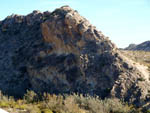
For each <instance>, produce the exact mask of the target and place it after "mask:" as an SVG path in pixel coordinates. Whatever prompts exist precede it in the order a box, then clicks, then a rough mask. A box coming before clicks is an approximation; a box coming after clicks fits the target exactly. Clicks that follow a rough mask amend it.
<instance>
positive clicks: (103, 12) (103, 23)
mask: <svg viewBox="0 0 150 113" xmlns="http://www.w3.org/2000/svg"><path fill="white" fill-rule="evenodd" d="M63 5H69V6H71V7H72V8H74V9H76V10H78V12H79V13H80V14H81V15H82V16H84V17H86V18H87V19H88V20H89V21H90V22H91V23H92V24H93V25H94V26H96V27H97V29H98V30H100V31H102V32H103V34H104V35H106V36H108V37H109V38H110V39H111V40H112V42H114V43H115V44H116V45H117V46H118V47H126V46H128V44H130V43H136V44H138V43H141V42H144V41H147V40H150V0H1V1H0V11H1V12H0V20H2V19H4V18H5V17H6V16H8V15H11V14H13V13H14V14H21V15H26V14H28V13H31V12H32V11H33V10H40V11H47V10H49V11H53V10H54V9H55V8H58V7H61V6H63Z"/></svg>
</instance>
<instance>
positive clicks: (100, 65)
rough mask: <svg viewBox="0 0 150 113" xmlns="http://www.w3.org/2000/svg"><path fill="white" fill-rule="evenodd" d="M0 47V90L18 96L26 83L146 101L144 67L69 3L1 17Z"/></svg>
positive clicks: (43, 89) (51, 90) (140, 102)
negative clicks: (125, 53)
mask: <svg viewBox="0 0 150 113" xmlns="http://www.w3.org/2000/svg"><path fill="white" fill-rule="evenodd" d="M0 50H1V55H0V73H1V74H0V90H2V91H3V92H4V93H6V94H9V95H13V96H16V97H18V96H22V95H23V94H24V93H25V92H26V90H27V89H29V90H34V91H36V92H49V93H56V94H58V93H71V92H78V93H84V94H90V95H99V96H100V97H101V98H105V97H117V98H120V99H124V100H125V101H128V102H131V103H134V104H136V105H143V104H145V103H146V102H147V101H148V98H149V96H148V95H149V94H148V93H149V89H150V81H149V77H148V76H147V73H146V70H145V71H144V72H143V71H140V70H139V69H138V68H136V66H134V63H133V62H132V61H130V60H128V59H127V58H126V57H124V56H122V55H121V54H120V52H119V51H118V49H117V48H116V46H115V45H114V44H113V43H112V42H111V41H110V40H109V39H108V38H107V37H105V36H104V35H103V34H102V33H101V32H100V31H97V30H96V28H95V27H94V26H92V25H91V24H90V23H89V22H88V21H87V20H86V19H85V18H83V17H82V16H80V15H79V14H78V12H77V11H75V10H73V9H71V8H70V7H68V6H64V7H61V8H59V9H56V10H55V11H54V12H52V13H50V12H44V13H40V12H39V11H34V12H33V13H31V14H29V15H27V16H18V15H12V16H10V17H7V18H6V19H5V20H3V21H1V22H0ZM145 73H146V74H145Z"/></svg>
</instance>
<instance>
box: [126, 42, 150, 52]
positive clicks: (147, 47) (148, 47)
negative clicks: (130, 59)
mask: <svg viewBox="0 0 150 113" xmlns="http://www.w3.org/2000/svg"><path fill="white" fill-rule="evenodd" d="M125 50H132V51H150V41H145V42H143V43H141V44H138V45H135V44H130V45H129V46H128V47H126V48H125Z"/></svg>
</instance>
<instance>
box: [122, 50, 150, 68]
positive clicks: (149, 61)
mask: <svg viewBox="0 0 150 113" xmlns="http://www.w3.org/2000/svg"><path fill="white" fill-rule="evenodd" d="M121 52H122V53H123V54H124V55H125V56H127V57H128V58H130V59H132V60H133V61H135V62H138V63H140V64H143V65H145V66H148V67H149V69H150V52H146V51H127V50H121Z"/></svg>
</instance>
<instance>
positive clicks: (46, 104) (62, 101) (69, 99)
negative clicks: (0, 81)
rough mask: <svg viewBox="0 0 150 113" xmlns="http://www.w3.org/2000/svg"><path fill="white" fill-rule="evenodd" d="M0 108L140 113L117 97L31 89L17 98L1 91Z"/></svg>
mask: <svg viewBox="0 0 150 113" xmlns="http://www.w3.org/2000/svg"><path fill="white" fill-rule="evenodd" d="M0 108H3V109H6V110H7V111H10V113H140V111H138V110H137V109H135V108H134V107H133V106H129V105H127V104H126V103H124V102H121V101H120V100H118V99H105V100H101V99H100V98H99V97H91V96H88V95H87V96H83V95H78V94H72V95H63V96H62V95H51V94H47V93H44V94H43V95H42V96H37V94H36V93H34V92H33V91H28V92H27V94H26V95H25V96H24V99H18V100H14V99H13V98H12V97H11V98H9V97H6V96H3V95H2V93H1V96H0ZM16 111H17V112H16Z"/></svg>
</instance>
